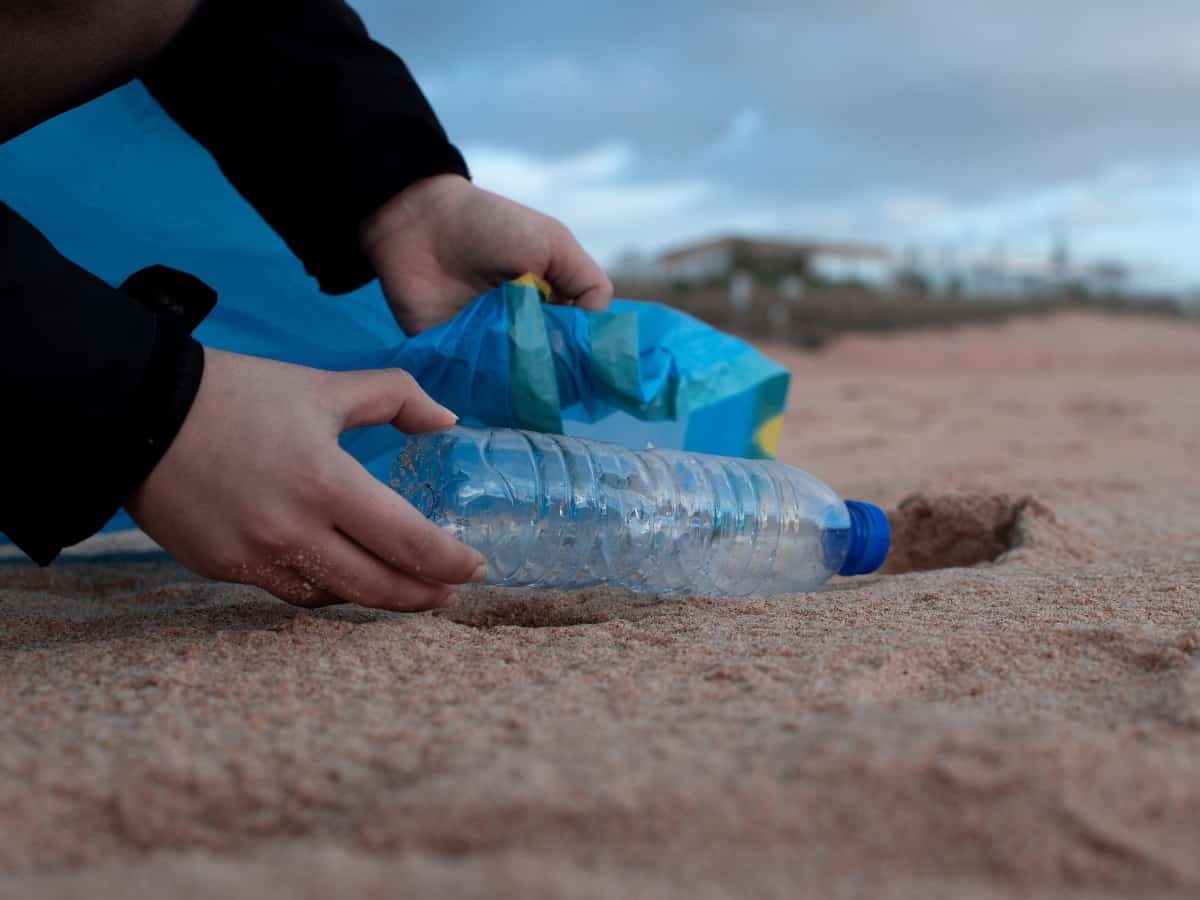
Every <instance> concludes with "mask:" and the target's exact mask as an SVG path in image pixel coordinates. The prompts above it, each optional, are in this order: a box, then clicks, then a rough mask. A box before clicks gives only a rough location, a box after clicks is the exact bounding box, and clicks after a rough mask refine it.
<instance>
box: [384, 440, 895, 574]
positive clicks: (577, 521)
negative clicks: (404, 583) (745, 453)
mask: <svg viewBox="0 0 1200 900" xmlns="http://www.w3.org/2000/svg"><path fill="white" fill-rule="evenodd" d="M391 485H392V487H393V488H394V489H395V490H397V491H398V492H399V493H400V494H401V495H402V496H404V497H406V498H407V499H408V500H409V502H411V503H412V504H413V505H414V506H416V508H417V509H419V510H420V511H421V512H422V513H424V514H425V516H427V517H428V518H429V519H431V520H433V521H434V522H436V523H438V524H439V525H440V526H442V527H443V528H446V529H447V530H448V531H450V532H451V533H452V534H454V535H455V537H457V538H459V539H460V540H462V541H464V542H465V543H467V544H470V545H471V546H472V547H474V548H475V549H477V550H479V551H480V552H481V553H482V554H483V555H484V556H485V557H486V558H487V561H488V582H489V583H490V584H495V585H509V586H518V585H520V586H528V587H546V588H580V587H587V586H590V585H597V584H609V585H618V586H621V587H625V588H630V589H632V590H635V591H641V592H645V593H653V594H660V595H673V594H700V595H709V596H729V597H747V596H772V595H776V596H777V595H782V594H794V593H799V592H803V591H809V590H812V589H814V588H816V587H817V586H818V585H820V584H821V583H822V582H824V581H825V580H826V579H828V578H829V577H830V576H831V575H833V574H834V573H838V574H841V575H861V574H866V573H868V572H873V571H875V570H876V569H878V568H879V567H880V566H881V565H882V564H883V561H884V558H885V557H886V556H887V552H888V549H889V545H890V541H891V535H890V531H889V528H888V520H887V516H886V515H885V514H884V512H883V510H881V509H879V508H878V507H877V506H872V505H871V504H869V503H856V502H854V501H849V502H846V503H843V502H842V501H841V500H839V499H838V497H837V495H836V494H835V493H834V492H833V491H832V490H830V489H829V488H828V487H827V486H825V485H824V484H822V483H821V482H820V481H818V480H817V479H816V478H814V477H813V476H811V475H809V474H808V473H807V472H802V471H800V470H799V469H795V468H792V467H791V466H785V465H782V464H781V463H774V462H766V461H760V460H743V459H731V458H725V457H719V456H708V455H705V454H699V453H683V452H678V451H673V450H653V449H650V450H642V451H634V450H628V449H626V448H624V447H620V446H617V445H614V444H606V443H601V442H599V441H585V440H580V439H578V438H570V437H566V436H563V435H550V434H534V433H531V432H525V431H515V430H512V429H503V428H500V429H474V428H462V427H457V428H452V429H449V430H447V431H440V432H433V433H431V434H426V435H418V436H414V437H412V438H410V439H409V440H408V442H407V443H406V445H405V449H404V450H403V451H402V452H401V454H400V456H399V457H398V458H397V459H396V462H395V463H394V464H393V467H392V479H391Z"/></svg>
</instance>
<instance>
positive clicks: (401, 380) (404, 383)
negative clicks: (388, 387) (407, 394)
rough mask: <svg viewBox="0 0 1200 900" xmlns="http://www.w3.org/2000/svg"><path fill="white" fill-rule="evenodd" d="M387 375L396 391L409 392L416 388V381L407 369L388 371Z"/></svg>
mask: <svg viewBox="0 0 1200 900" xmlns="http://www.w3.org/2000/svg"><path fill="white" fill-rule="evenodd" d="M388 373H389V375H390V376H391V378H392V383H393V384H394V385H395V388H396V390H398V391H409V390H412V389H413V388H415V387H416V386H417V379H415V378H413V376H412V373H411V372H409V371H408V370H407V369H388Z"/></svg>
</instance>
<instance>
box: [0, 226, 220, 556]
mask: <svg viewBox="0 0 1200 900" xmlns="http://www.w3.org/2000/svg"><path fill="white" fill-rule="evenodd" d="M160 271H161V272H163V273H164V274H166V276H167V278H168V279H169V280H171V281H173V282H175V283H176V284H177V285H182V288H183V291H184V292H185V293H190V294H191V295H192V296H194V297H195V298H196V299H197V300H198V302H199V303H200V304H203V303H205V302H207V301H208V298H206V297H205V296H204V292H205V291H206V290H207V289H206V288H205V286H204V285H202V284H201V283H200V282H198V281H196V280H195V279H190V278H189V277H188V276H185V275H183V274H182V273H171V272H169V270H160ZM151 277H153V276H151ZM144 280H145V279H143V281H144ZM205 311H206V310H205ZM202 314H203V313H201V315H202ZM194 324H195V321H194V320H192V318H191V317H186V316H179V315H175V314H173V313H170V312H168V311H166V310H163V311H162V312H160V313H155V312H153V311H152V306H151V305H148V304H146V303H143V302H140V301H139V300H136V299H134V297H133V296H131V295H130V294H129V293H126V292H124V291H120V290H116V289H114V288H111V287H109V286H108V285H107V284H105V283H104V282H103V281H101V280H100V279H98V278H96V277H95V276H94V275H91V274H90V273H88V272H86V271H84V270H83V269H81V268H80V267H78V266H76V265H75V264H74V263H72V262H71V261H70V260H68V259H66V258H64V257H63V256H61V255H60V254H59V253H58V252H57V251H56V250H55V249H54V247H53V246H51V244H50V242H49V241H48V240H47V239H46V238H45V237H44V236H43V235H42V234H41V233H40V232H38V231H37V229H35V228H34V227H33V226H32V225H30V224H29V223H28V222H26V221H25V220H24V219H22V218H21V217H20V216H19V215H17V213H16V212H14V211H13V210H12V209H11V208H9V207H8V206H5V205H4V204H3V203H0V385H3V392H2V393H0V399H2V401H3V403H4V410H3V413H4V428H3V429H2V433H3V438H0V531H3V532H4V533H5V534H7V535H8V537H9V538H10V539H11V540H12V541H13V542H14V543H15V544H16V545H17V546H18V547H20V548H21V549H22V550H24V551H25V552H26V553H27V554H28V555H29V556H30V557H31V558H32V559H34V560H35V561H37V562H38V563H41V564H46V563H48V562H50V561H51V560H52V559H53V558H54V557H55V556H56V555H57V554H58V552H59V551H60V550H61V549H62V548H63V547H66V546H68V545H70V544H74V543H77V542H78V541H81V540H83V539H84V538H86V537H88V536H90V535H91V534H92V533H94V532H95V531H96V530H98V529H99V528H100V527H101V526H102V525H103V524H104V523H105V522H106V521H107V520H108V519H109V518H110V517H112V515H113V514H114V513H115V512H116V511H117V510H118V509H119V508H120V506H121V504H122V503H123V502H124V500H125V498H126V497H128V496H129V495H130V494H131V493H132V492H133V491H134V489H135V488H136V487H137V486H138V484H140V483H141V481H142V480H143V479H144V478H145V476H146V474H147V473H148V472H149V471H150V470H151V469H152V468H153V467H154V465H155V464H156V463H157V462H158V461H159V459H160V458H161V457H162V455H163V454H164V453H165V452H166V450H167V447H168V446H169V445H170V443H171V441H172V439H173V438H174V437H175V434H176V432H177V431H178V430H179V427H180V425H181V424H182V422H183V420H184V418H185V416H186V415H187V413H188V409H189V408H190V406H191V403H192V399H193V398H194V396H195V394H196V391H197V389H198V387H199V384H200V379H201V374H202V371H203V366H204V354H203V351H202V350H201V348H200V345H199V344H197V343H196V341H195V340H193V339H192V337H191V336H190V327H189V326H191V325H194Z"/></svg>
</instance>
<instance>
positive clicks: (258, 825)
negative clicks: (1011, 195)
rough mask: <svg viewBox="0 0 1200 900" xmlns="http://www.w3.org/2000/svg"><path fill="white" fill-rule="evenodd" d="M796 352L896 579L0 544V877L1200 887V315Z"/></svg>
mask: <svg viewBox="0 0 1200 900" xmlns="http://www.w3.org/2000/svg"><path fill="white" fill-rule="evenodd" d="M770 350H771V352H772V353H773V354H774V355H776V356H777V357H778V358H781V359H783V360H785V361H786V362H787V363H788V364H789V365H791V366H792V367H793V371H794V373H795V381H794V390H793V394H792V397H793V399H792V407H791V411H790V414H789V421H788V424H787V426H786V429H785V433H784V441H783V446H782V451H781V455H782V458H783V459H784V460H785V461H788V462H792V463H796V464H799V465H802V466H803V467H805V468H807V469H810V470H811V471H813V472H815V473H817V474H819V475H821V476H822V477H823V478H825V479H826V480H828V481H829V482H830V483H831V484H833V485H834V486H835V487H836V488H838V489H839V490H840V491H842V492H843V493H844V494H846V495H848V496H852V497H860V498H863V499H868V500H875V501H877V502H880V503H884V504H886V505H888V506H889V507H891V508H893V509H894V510H895V512H894V518H895V523H896V531H897V542H898V545H899V546H898V547H897V551H896V553H895V555H894V556H893V559H892V562H891V563H890V568H889V572H888V573H885V574H881V575H878V576H871V577H867V578H862V579H842V580H838V581H836V582H835V583H833V584H831V585H829V586H828V587H827V588H826V589H825V590H822V591H820V592H818V593H815V594H808V595H803V596H798V597H792V598H785V599H779V600H774V601H769V602H767V601H721V600H713V599H699V598H697V599H688V600H682V601H671V602H655V601H651V600H646V599H642V598H637V597H634V596H632V595H628V594H619V593H605V592H602V591H592V592H586V593H582V594H576V595H570V594H544V593H533V592H524V593H522V592H502V591H497V590H487V589H483V590H477V591H473V592H470V594H469V596H467V597H465V598H464V600H463V602H462V604H461V605H460V606H459V607H458V608H456V609H453V610H449V611H446V612H439V613H436V614H422V615H407V616H406V615H395V614H386V613H375V612H369V611H365V610H359V609H354V608H349V607H335V608H330V609H325V610H320V611H316V612H306V611H302V610H298V609H293V608H290V607H287V606H284V605H282V604H280V603H277V602H275V601H273V600H271V599H270V598H269V597H267V596H266V595H264V594H262V593H260V592H258V591H256V590H253V589H248V588H242V587H234V586H225V585H218V584H213V583H210V582H206V581H204V580H202V579H200V578H197V577H194V576H192V575H190V574H189V573H187V572H186V571H184V570H183V569H180V568H178V567H176V566H175V565H173V564H171V563H169V562H166V561H163V560H161V559H153V558H151V559H144V560H138V559H131V560H127V561H124V562H108V563H100V564H98V563H94V562H90V563H83V562H72V563H66V564H62V565H58V566H56V567H53V568H50V569H47V570H41V571H39V570H36V569H33V568H30V567H27V566H23V565H22V566H18V565H12V564H6V565H0V657H2V658H0V713H2V715H3V722H4V727H3V729H2V731H0V834H2V835H3V841H0V896H4V897H9V896H11V897H21V898H50V897H56V898H57V897H98V898H106V897H122V896H152V897H167V896H170V897H182V898H187V897H201V896H206V897H207V896H219V897H233V898H241V897H245V898H252V897H253V898H284V897H287V898H291V897H332V896H343V897H350V896H363V897H395V896H406V895H407V896H421V897H434V896H438V897H455V898H457V897H478V896H487V897H497V898H517V897H521V898H538V897H547V898H549V897H563V896H572V897H594V898H609V897H611V898H626V897H647V898H648V897H681V898H682V897H689V898H692V897H695V898H708V897H713V898H715V897H780V898H782V897H814V898H816V897H821V898H827V897H845V896H865V897H914V898H915V897H922V898H924V897H936V896H948V897H985V898H1000V897H1025V896H1037V897H1107V896H1111V897H1127V896H1132V895H1138V896H1163V897H1168V896H1180V897H1182V896H1196V895H1197V894H1200V852H1197V851H1198V850H1200V478H1198V477H1197V474H1196V469H1197V460H1200V329H1198V328H1197V327H1195V326H1192V325H1187V324H1184V323H1179V322H1171V321H1168V320H1139V319H1102V318H1094V317H1081V316H1076V317H1060V318H1056V319H1038V320H1029V321H1017V322H1013V323H1010V324H1009V325H1006V326H1003V327H999V328H995V329H991V330H978V331H972V330H964V331H961V332H957V333H937V332H929V333H924V334H913V335H907V336H898V337H885V338H859V337H856V338H848V339H845V340H843V341H841V342H839V343H837V344H834V345H832V346H831V347H829V348H828V349H827V350H826V351H823V352H822V353H821V354H818V355H813V356H805V355H803V354H801V353H799V352H796V351H792V350H788V349H785V348H770Z"/></svg>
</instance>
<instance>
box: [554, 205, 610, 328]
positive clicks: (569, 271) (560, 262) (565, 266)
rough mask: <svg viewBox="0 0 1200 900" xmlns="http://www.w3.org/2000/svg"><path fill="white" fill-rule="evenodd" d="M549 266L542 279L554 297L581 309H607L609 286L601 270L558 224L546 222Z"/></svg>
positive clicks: (566, 230)
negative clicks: (548, 238)
mask: <svg viewBox="0 0 1200 900" xmlns="http://www.w3.org/2000/svg"><path fill="white" fill-rule="evenodd" d="M550 227H551V235H550V240H551V244H550V262H549V264H548V265H547V266H546V272H545V278H546V280H547V281H548V282H550V284H551V286H552V287H553V288H554V292H555V294H557V295H558V296H560V297H563V298H566V299H567V300H569V301H571V302H573V303H574V305H575V306H578V307H580V308H581V309H588V310H592V311H596V312H599V311H602V310H606V309H608V302H609V301H610V300H611V299H612V295H613V286H612V282H611V281H610V280H609V278H608V276H607V275H606V274H605V273H604V270H603V269H602V268H600V264H599V263H597V262H596V261H595V260H594V259H592V257H591V256H590V255H589V254H588V253H587V251H586V250H584V249H583V247H582V246H580V244H579V242H578V241H577V240H575V236H574V235H573V234H571V232H570V231H569V230H568V229H567V227H566V226H565V225H563V224H561V223H560V222H556V221H554V220H550Z"/></svg>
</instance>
